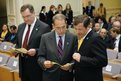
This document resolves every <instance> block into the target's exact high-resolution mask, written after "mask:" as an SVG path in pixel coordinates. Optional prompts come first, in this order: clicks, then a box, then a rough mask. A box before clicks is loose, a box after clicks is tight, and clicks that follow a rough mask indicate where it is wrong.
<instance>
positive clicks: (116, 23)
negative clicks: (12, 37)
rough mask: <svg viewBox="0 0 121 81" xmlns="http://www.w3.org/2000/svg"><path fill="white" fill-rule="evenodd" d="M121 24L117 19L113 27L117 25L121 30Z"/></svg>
mask: <svg viewBox="0 0 121 81" xmlns="http://www.w3.org/2000/svg"><path fill="white" fill-rule="evenodd" d="M120 26H121V24H120V22H119V21H115V22H114V23H113V27H117V28H118V29H119V30H120Z"/></svg>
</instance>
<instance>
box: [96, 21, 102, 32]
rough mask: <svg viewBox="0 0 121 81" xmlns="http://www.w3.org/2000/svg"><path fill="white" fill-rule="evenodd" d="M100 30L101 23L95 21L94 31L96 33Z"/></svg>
mask: <svg viewBox="0 0 121 81" xmlns="http://www.w3.org/2000/svg"><path fill="white" fill-rule="evenodd" d="M100 30H101V25H100V23H95V32H96V33H100Z"/></svg>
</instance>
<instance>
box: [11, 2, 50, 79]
mask: <svg viewBox="0 0 121 81" xmlns="http://www.w3.org/2000/svg"><path fill="white" fill-rule="evenodd" d="M20 11H21V15H22V18H23V20H24V23H22V24H20V25H19V26H18V32H17V42H16V48H25V49H27V53H26V54H23V53H21V54H19V76H20V78H21V80H22V81H42V70H41V68H40V67H39V65H38V63H37V54H38V49H39V45H40V39H41V35H42V34H44V33H47V32H50V31H51V30H50V27H49V26H48V25H47V24H45V23H43V22H41V21H39V20H38V19H37V18H36V17H35V11H34V8H33V6H32V5H30V4H25V5H23V6H22V7H21V9H20ZM13 55H17V53H16V52H13Z"/></svg>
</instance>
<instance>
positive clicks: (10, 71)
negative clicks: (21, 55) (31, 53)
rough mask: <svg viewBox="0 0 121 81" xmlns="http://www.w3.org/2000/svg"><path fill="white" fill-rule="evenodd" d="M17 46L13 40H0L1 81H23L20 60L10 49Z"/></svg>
mask: <svg viewBox="0 0 121 81" xmlns="http://www.w3.org/2000/svg"><path fill="white" fill-rule="evenodd" d="M10 47H15V45H14V44H13V43H11V42H1V41H0V81H21V79H20V78H19V60H18V58H15V57H14V56H13V55H12V54H11V52H10V51H9V50H10Z"/></svg>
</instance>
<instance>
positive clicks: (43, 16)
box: [39, 6, 47, 22]
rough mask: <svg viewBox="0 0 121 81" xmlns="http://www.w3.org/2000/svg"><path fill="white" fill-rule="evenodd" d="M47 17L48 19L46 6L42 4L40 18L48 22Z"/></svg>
mask: <svg viewBox="0 0 121 81" xmlns="http://www.w3.org/2000/svg"><path fill="white" fill-rule="evenodd" d="M46 19H47V12H46V7H45V6H42V8H41V11H40V13H39V20H41V21H43V22H46Z"/></svg>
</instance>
